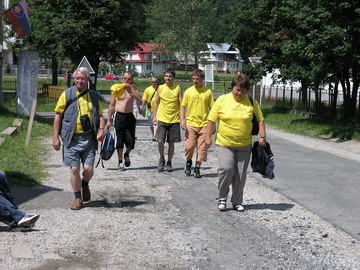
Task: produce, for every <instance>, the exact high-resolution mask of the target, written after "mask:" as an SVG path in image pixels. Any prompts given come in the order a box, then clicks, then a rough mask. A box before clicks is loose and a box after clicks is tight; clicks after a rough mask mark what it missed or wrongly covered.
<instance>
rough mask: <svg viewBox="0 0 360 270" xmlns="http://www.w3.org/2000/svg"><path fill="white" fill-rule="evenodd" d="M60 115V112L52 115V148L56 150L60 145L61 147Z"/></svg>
mask: <svg viewBox="0 0 360 270" xmlns="http://www.w3.org/2000/svg"><path fill="white" fill-rule="evenodd" d="M62 115H63V114H62V113H56V114H55V117H54V133H53V148H54V149H55V150H56V151H59V150H60V147H61V142H60V139H59V135H60V126H61V119H62Z"/></svg>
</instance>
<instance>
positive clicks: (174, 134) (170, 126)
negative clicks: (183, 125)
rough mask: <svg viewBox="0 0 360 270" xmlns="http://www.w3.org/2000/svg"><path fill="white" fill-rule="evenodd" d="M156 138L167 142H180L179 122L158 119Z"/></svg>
mask: <svg viewBox="0 0 360 270" xmlns="http://www.w3.org/2000/svg"><path fill="white" fill-rule="evenodd" d="M156 139H158V140H159V141H163V142H165V141H166V142H168V143H177V142H181V136H180V123H164V122H161V121H158V123H157V129H156Z"/></svg>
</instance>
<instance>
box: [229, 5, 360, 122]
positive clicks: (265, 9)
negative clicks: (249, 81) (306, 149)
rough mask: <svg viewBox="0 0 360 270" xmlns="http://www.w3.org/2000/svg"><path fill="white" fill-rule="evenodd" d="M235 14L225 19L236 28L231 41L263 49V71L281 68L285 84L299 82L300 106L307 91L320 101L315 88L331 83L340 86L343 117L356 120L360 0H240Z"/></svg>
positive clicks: (246, 49)
mask: <svg viewBox="0 0 360 270" xmlns="http://www.w3.org/2000/svg"><path fill="white" fill-rule="evenodd" d="M251 3H252V6H251V8H250V10H246V9H245V7H248V6H249V5H250V4H251ZM236 10H237V11H238V12H233V13H232V14H231V16H230V17H229V18H230V20H231V21H232V27H233V28H236V27H238V31H237V32H236V34H235V36H234V39H235V40H236V43H238V46H239V47H240V48H241V49H242V52H243V53H244V52H247V53H256V50H261V52H262V54H263V55H262V56H263V67H264V68H266V69H267V70H269V71H271V70H272V69H274V68H278V69H280V72H281V75H280V76H281V78H282V79H283V80H289V81H300V82H301V83H302V94H303V95H302V101H303V107H304V108H306V107H307V100H308V98H307V94H306V93H307V90H308V88H309V87H311V88H312V89H313V90H314V91H315V94H316V98H317V99H319V94H318V88H319V85H320V84H322V83H324V82H327V81H328V80H329V79H331V80H334V81H339V82H340V83H341V85H342V88H343V91H344V107H345V114H344V116H345V118H346V119H350V118H352V117H354V116H355V111H356V96H357V93H358V88H359V77H360V74H359V73H360V72H359V70H360V61H359V60H358V59H359V58H360V53H359V50H360V48H359V44H360V39H359V37H360V34H359V33H360V29H359V25H360V4H359V2H358V1H352V0H341V1H335V2H334V1H325V0H300V1H295V0H283V1H276V0H257V1H249V0H243V1H241V2H239V4H238V6H237V9H236ZM242 30H244V31H242ZM254 32H255V33H254ZM249 37H250V41H247V40H246V38H249ZM350 82H352V84H351V83H350ZM315 104H317V105H318V104H319V103H318V102H316V103H315Z"/></svg>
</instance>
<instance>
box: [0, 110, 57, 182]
mask: <svg viewBox="0 0 360 270" xmlns="http://www.w3.org/2000/svg"><path fill="white" fill-rule="evenodd" d="M19 118H21V117H19V116H17V115H15V114H14V113H13V112H10V111H9V110H7V109H4V108H2V109H0V123H1V124H0V130H1V131H3V130H4V129H5V128H7V127H9V126H11V124H12V122H13V121H14V119H19ZM22 119H23V125H22V128H21V130H19V132H18V133H17V134H16V135H14V136H11V137H7V138H6V139H5V142H4V143H3V144H2V145H1V146H0V157H1V159H0V170H2V171H4V172H5V173H6V174H7V177H8V179H9V182H10V185H12V186H34V185H39V184H41V182H42V181H43V180H45V179H46V177H47V176H48V174H47V173H46V172H45V168H44V166H43V165H42V160H44V159H46V156H47V155H48V152H47V151H46V150H45V147H44V145H43V144H42V140H43V138H44V137H47V136H51V132H52V123H51V122H47V121H45V120H43V119H42V118H36V119H35V120H34V122H33V128H32V133H31V137H30V144H29V146H28V147H26V146H25V140H26V134H27V129H28V125H29V120H28V118H22Z"/></svg>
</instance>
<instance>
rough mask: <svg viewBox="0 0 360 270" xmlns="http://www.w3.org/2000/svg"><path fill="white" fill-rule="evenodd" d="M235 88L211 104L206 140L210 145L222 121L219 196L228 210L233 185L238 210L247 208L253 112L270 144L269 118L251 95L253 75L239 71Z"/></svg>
mask: <svg viewBox="0 0 360 270" xmlns="http://www.w3.org/2000/svg"><path fill="white" fill-rule="evenodd" d="M231 88H232V91H231V93H229V94H226V95H222V96H220V97H219V98H218V99H217V100H216V102H215V103H214V105H213V106H212V108H211V111H210V113H209V116H208V130H207V133H206V138H205V144H206V146H207V147H210V146H211V144H212V134H213V133H214V130H215V123H216V122H218V130H217V133H216V142H215V144H216V149H217V154H218V159H219V168H218V173H219V182H218V190H219V199H218V208H219V210H220V211H224V210H226V200H227V197H228V193H229V189H230V185H232V197H231V202H232V204H233V207H234V209H235V210H237V211H240V212H242V211H244V210H245V209H244V207H243V205H242V204H243V191H244V186H245V181H246V170H247V167H248V165H249V161H250V154H251V145H252V135H251V130H252V118H253V113H255V115H256V119H257V120H258V121H259V134H260V140H259V143H260V145H262V146H266V144H267V143H266V130H265V122H264V117H263V115H262V112H261V110H260V107H259V104H258V103H257V102H256V101H255V100H253V101H254V102H253V103H254V105H252V104H251V101H250V99H249V97H248V95H247V92H248V90H249V89H250V81H249V78H248V77H247V76H246V75H244V74H239V75H236V76H235V77H234V78H233V79H232V82H231Z"/></svg>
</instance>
